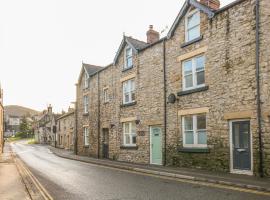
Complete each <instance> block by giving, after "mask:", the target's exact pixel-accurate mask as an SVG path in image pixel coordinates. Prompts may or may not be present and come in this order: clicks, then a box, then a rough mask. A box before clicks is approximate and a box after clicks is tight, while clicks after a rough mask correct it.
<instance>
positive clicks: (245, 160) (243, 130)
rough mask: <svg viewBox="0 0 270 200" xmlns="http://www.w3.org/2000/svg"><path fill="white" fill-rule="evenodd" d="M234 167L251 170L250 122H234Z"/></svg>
mask: <svg viewBox="0 0 270 200" xmlns="http://www.w3.org/2000/svg"><path fill="white" fill-rule="evenodd" d="M232 142H233V146H232V147H233V169H235V170H251V143H250V122H249V121H236V122H232Z"/></svg>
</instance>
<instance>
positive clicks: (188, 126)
mask: <svg viewBox="0 0 270 200" xmlns="http://www.w3.org/2000/svg"><path fill="white" fill-rule="evenodd" d="M184 121H185V130H193V117H192V116H191V115H190V116H186V117H185V118H184Z"/></svg>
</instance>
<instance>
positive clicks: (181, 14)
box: [167, 0, 214, 39]
mask: <svg viewBox="0 0 270 200" xmlns="http://www.w3.org/2000/svg"><path fill="white" fill-rule="evenodd" d="M191 6H193V7H194V8H196V9H198V10H200V11H202V12H204V13H205V14H207V15H208V18H209V19H210V18H212V17H214V12H213V11H212V10H211V9H210V8H209V7H207V6H205V5H203V4H201V3H199V2H198V1H196V0H186V1H185V3H184V5H183V7H182V8H181V10H180V12H179V14H178V15H177V17H176V19H175V21H174V23H173V25H172V27H171V29H170V30H169V32H168V35H167V38H168V39H170V38H171V37H172V36H173V35H174V32H175V30H176V28H177V27H178V25H179V24H180V22H181V20H185V16H186V14H187V12H188V11H189V10H190V8H191Z"/></svg>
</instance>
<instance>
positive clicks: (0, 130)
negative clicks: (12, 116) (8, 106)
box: [0, 85, 4, 154]
mask: <svg viewBox="0 0 270 200" xmlns="http://www.w3.org/2000/svg"><path fill="white" fill-rule="evenodd" d="M3 147H4V105H3V90H2V88H1V85H0V154H1V153H3Z"/></svg>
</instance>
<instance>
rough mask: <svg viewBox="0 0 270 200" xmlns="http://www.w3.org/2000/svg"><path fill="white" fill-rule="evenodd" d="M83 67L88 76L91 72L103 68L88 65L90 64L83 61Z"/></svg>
mask: <svg viewBox="0 0 270 200" xmlns="http://www.w3.org/2000/svg"><path fill="white" fill-rule="evenodd" d="M83 67H84V69H85V70H86V72H87V73H88V75H89V76H91V75H92V74H94V73H96V72H97V71H99V70H101V69H102V68H103V67H100V66H96V65H90V64H86V63H83Z"/></svg>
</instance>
